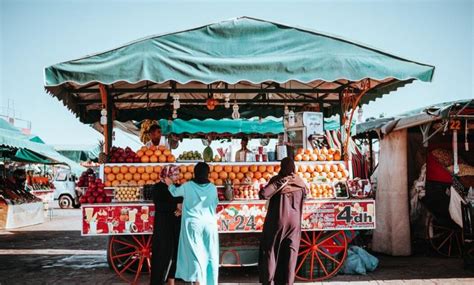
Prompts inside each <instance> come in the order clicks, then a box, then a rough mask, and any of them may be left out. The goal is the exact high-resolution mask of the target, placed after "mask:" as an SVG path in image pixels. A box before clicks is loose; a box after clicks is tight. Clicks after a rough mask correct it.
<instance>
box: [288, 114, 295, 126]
mask: <svg viewBox="0 0 474 285" xmlns="http://www.w3.org/2000/svg"><path fill="white" fill-rule="evenodd" d="M288 125H290V126H294V125H295V112H293V110H291V111H290V112H289V113H288Z"/></svg>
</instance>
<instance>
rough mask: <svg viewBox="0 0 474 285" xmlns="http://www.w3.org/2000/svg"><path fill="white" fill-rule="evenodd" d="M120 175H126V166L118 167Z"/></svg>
mask: <svg viewBox="0 0 474 285" xmlns="http://www.w3.org/2000/svg"><path fill="white" fill-rule="evenodd" d="M120 173H122V174H125V173H128V167H127V166H120Z"/></svg>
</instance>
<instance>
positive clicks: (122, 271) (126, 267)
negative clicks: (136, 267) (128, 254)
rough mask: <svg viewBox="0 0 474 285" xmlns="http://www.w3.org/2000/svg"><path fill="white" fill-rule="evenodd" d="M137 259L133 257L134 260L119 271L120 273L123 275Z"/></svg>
mask: <svg viewBox="0 0 474 285" xmlns="http://www.w3.org/2000/svg"><path fill="white" fill-rule="evenodd" d="M135 261H137V259H136V258H135V259H133V260H132V261H130V262H129V263H128V264H127V265H126V266H125V267H124V268H122V269H121V270H120V271H119V274H120V275H122V274H123V273H124V272H125V271H126V270H127V269H129V268H130V266H132V264H134V263H135Z"/></svg>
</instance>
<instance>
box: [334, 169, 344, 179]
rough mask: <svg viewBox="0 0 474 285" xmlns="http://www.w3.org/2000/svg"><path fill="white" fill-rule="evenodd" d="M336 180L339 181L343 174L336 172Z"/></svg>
mask: <svg viewBox="0 0 474 285" xmlns="http://www.w3.org/2000/svg"><path fill="white" fill-rule="evenodd" d="M335 177H336V178H337V179H341V178H342V177H343V174H342V172H340V171H338V172H336V176H335Z"/></svg>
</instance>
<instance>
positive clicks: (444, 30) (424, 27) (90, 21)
mask: <svg viewBox="0 0 474 285" xmlns="http://www.w3.org/2000/svg"><path fill="white" fill-rule="evenodd" d="M0 3H1V6H0V18H1V22H0V26H1V30H0V33H1V34H0V36H1V37H0V55H1V57H0V66H1V69H0V78H1V89H0V92H1V95H0V106H5V105H7V102H8V99H10V100H14V104H15V108H16V110H17V112H19V114H20V115H21V117H22V118H24V119H27V120H30V121H32V123H33V125H32V127H33V132H34V133H36V134H39V135H40V136H41V137H42V138H43V140H45V141H46V142H47V143H52V144H71V143H75V144H79V143H83V144H94V143H96V141H97V138H99V137H100V135H99V134H98V133H96V132H95V131H94V130H92V129H91V128H89V127H88V126H86V125H83V124H81V123H79V121H78V120H77V118H75V117H74V115H73V114H72V113H70V112H69V111H68V110H67V109H66V108H65V107H64V106H63V105H62V104H61V103H60V102H59V101H57V100H56V99H54V98H52V97H51V96H49V95H47V94H46V93H45V92H44V89H43V69H44V67H46V66H49V65H52V64H55V63H58V62H61V61H66V60H71V59H75V58H79V57H82V56H84V55H87V54H91V53H96V52H99V51H103V50H108V49H111V48H114V47H117V46H119V45H122V44H124V43H127V42H130V41H133V40H135V39H138V38H141V37H145V36H149V35H153V34H161V33H166V32H173V31H178V30H183V29H188V28H192V27H195V26H200V25H204V24H208V23H213V22H218V21H220V20H225V19H229V18H234V17H238V16H251V17H257V18H262V19H267V20H271V21H276V22H281V23H285V24H289V25H295V26H301V27H306V28H310V29H314V30H318V31H321V32H325V33H329V34H333V35H338V36H341V37H344V38H346V39H350V40H354V41H357V42H360V43H364V44H366V45H369V46H372V47H375V48H378V49H381V50H384V51H387V52H389V53H392V54H395V55H398V56H401V57H404V58H407V59H411V60H415V61H419V62H423V63H428V64H432V65H435V66H436V71H435V77H434V80H433V82H432V83H419V82H415V83H414V84H411V85H408V86H406V87H405V88H402V89H400V90H398V91H397V92H395V93H391V94H390V95H388V96H385V97H383V98H382V99H378V100H377V101H376V102H373V103H371V104H370V105H368V106H366V107H364V113H365V115H366V116H375V115H378V114H380V113H382V112H383V113H386V114H387V115H393V114H397V113H401V112H404V111H409V110H411V109H414V108H418V107H422V106H426V105H429V104H433V103H437V102H443V101H450V100H456V99H462V98H473V97H474V92H473V88H474V87H473V86H474V84H473V66H474V58H473V41H474V39H473V38H474V36H473V34H474V33H473V17H474V5H473V1H470V0H439V1H428V0H418V1H417V0H412V1H402V0H373V1H367V0H361V1H355V0H354V1H339V0H332V1H317V0H314V1H300V2H299V1H176V0H175V1H140V0H137V1H132V0H129V1H123V0H122V1H112V0H95V1H89V0H82V1H79V0H62V1H59V0H49V1H48V0H45V1H40V0H29V1H28V0H18V1H13V0H0ZM119 143H120V144H129V143H131V140H130V139H129V138H127V137H124V136H120V138H119Z"/></svg>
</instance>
